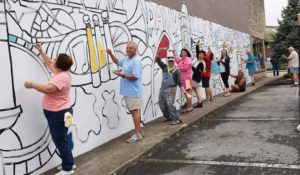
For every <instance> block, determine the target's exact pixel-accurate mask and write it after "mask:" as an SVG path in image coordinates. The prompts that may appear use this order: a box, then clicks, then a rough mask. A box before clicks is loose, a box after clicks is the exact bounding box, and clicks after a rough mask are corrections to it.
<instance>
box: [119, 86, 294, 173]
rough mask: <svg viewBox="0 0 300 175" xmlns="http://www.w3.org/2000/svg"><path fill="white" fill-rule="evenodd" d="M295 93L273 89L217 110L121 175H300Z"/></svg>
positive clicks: (256, 93) (287, 89) (268, 87)
mask: <svg viewBox="0 0 300 175" xmlns="http://www.w3.org/2000/svg"><path fill="white" fill-rule="evenodd" d="M295 93H296V88H294V87H291V86H290V85H285V84H284V82H283V81H282V84H276V85H275V84H274V85H269V86H266V87H264V88H262V89H260V90H258V91H256V92H255V93H252V94H250V95H248V96H245V97H243V98H242V99H240V100H238V101H235V102H234V103H232V104H231V105H229V106H227V107H224V108H222V109H219V110H218V111H216V112H214V113H213V114H211V115H210V116H209V117H207V118H205V119H203V120H201V121H199V122H197V123H196V124H194V125H193V126H192V127H190V128H187V129H185V130H184V131H183V132H181V133H179V134H178V135H177V136H174V137H173V138H172V139H170V140H169V141H167V142H166V143H164V144H162V145H161V146H160V147H159V148H158V149H156V150H155V151H153V152H151V153H149V155H147V156H145V157H144V158H143V159H142V160H141V161H140V162H138V163H137V164H136V165H135V166H133V167H130V168H128V169H127V170H126V171H125V172H124V173H122V174H125V175H159V174H162V175H237V174H240V175H260V174H263V175H299V174H300V158H299V154H300V133H297V132H296V131H295V128H296V126H297V123H298V117H299V99H298V98H297V97H296V95H295Z"/></svg>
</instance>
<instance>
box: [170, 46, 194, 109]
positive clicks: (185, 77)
mask: <svg viewBox="0 0 300 175" xmlns="http://www.w3.org/2000/svg"><path fill="white" fill-rule="evenodd" d="M173 54H174V55H175V51H173ZM175 62H176V63H177V65H178V68H179V70H180V73H181V78H182V82H183V87H184V89H185V91H186V92H187V94H185V98H186V109H185V111H184V114H190V113H192V112H193V110H194V108H193V107H192V98H188V96H189V95H192V60H191V54H190V52H189V51H188V50H187V49H181V51H180V58H175ZM188 94H189V95H188Z"/></svg>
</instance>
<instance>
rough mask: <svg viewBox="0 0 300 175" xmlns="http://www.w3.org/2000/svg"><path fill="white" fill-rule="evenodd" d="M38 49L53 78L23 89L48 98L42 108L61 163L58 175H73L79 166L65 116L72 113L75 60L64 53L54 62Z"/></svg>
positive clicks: (31, 84) (38, 46)
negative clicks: (74, 156)
mask: <svg viewBox="0 0 300 175" xmlns="http://www.w3.org/2000/svg"><path fill="white" fill-rule="evenodd" d="M35 47H36V48H37V50H38V51H39V53H40V54H41V56H42V58H43V60H44V62H45V64H46V65H47V66H48V68H49V69H50V71H51V72H52V74H53V75H52V77H51V79H50V80H49V81H48V83H47V84H40V83H35V82H30V81H26V82H25V84H24V86H25V87H26V88H27V89H35V90H37V91H39V92H41V93H43V94H45V95H44V98H43V104H42V106H43V109H44V114H45V116H46V119H47V121H48V126H49V130H50V134H51V137H52V140H53V142H54V144H55V146H56V148H57V149H58V151H59V154H60V158H61V159H62V164H61V166H62V167H61V171H59V172H58V173H56V174H55V175H70V174H73V173H74V170H73V169H75V167H76V166H75V164H74V159H73V155H72V151H71V148H70V147H69V145H68V141H67V133H68V128H67V127H65V115H66V114H69V113H70V114H72V113H73V110H72V107H71V101H70V97H69V94H70V89H71V73H70V68H71V66H72V64H73V60H72V58H71V57H70V56H69V55H67V54H64V53H61V54H59V55H58V56H57V57H56V58H55V59H52V60H51V59H50V58H49V57H48V56H47V54H46V53H45V52H44V50H43V49H42V47H41V45H40V44H36V45H35ZM68 112H69V113H68Z"/></svg>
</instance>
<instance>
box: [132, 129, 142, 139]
mask: <svg viewBox="0 0 300 175" xmlns="http://www.w3.org/2000/svg"><path fill="white" fill-rule="evenodd" d="M133 134H135V132H134V131H133V132H132V135H133ZM141 134H142V136H143V137H145V133H144V131H143V130H142V131H141Z"/></svg>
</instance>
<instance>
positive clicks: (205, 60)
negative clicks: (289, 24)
mask: <svg viewBox="0 0 300 175" xmlns="http://www.w3.org/2000/svg"><path fill="white" fill-rule="evenodd" d="M35 47H36V49H37V50H38V51H39V53H40V55H41V57H42V59H43V60H44V62H45V64H46V65H47V66H48V68H49V70H51V72H52V78H51V79H50V80H49V82H47V83H46V84H40V83H36V82H30V81H26V82H25V83H24V86H25V87H26V88H28V89H35V90H37V91H39V92H41V93H43V94H44V98H43V102H42V103H43V104H42V106H43V110H44V114H45V117H46V119H47V121H48V125H49V130H50V134H51V137H52V139H53V141H54V144H55V146H56V148H57V149H58V151H59V154H60V157H61V159H62V164H61V166H59V167H58V169H59V170H60V171H59V172H58V173H57V174H56V175H69V174H73V173H74V169H75V168H76V166H75V164H74V159H73V155H72V151H71V147H70V145H69V144H68V138H67V133H68V126H69V125H70V123H68V124H66V114H68V115H67V116H68V117H70V115H72V112H73V110H72V106H71V102H70V97H69V94H70V88H71V73H70V68H71V66H72V64H73V59H72V58H71V57H70V56H69V55H67V54H59V55H58V56H57V57H56V58H55V59H51V58H49V57H48V56H47V54H46V53H45V51H44V50H43V49H42V47H41V45H40V44H36V45H35ZM137 49H138V45H137V44H136V43H134V42H128V44H127V47H126V56H125V57H124V58H117V57H116V56H115V55H113V53H112V51H111V50H110V49H107V50H106V51H107V54H108V55H109V56H110V58H111V59H112V61H113V62H114V63H115V64H117V65H118V66H121V67H122V69H120V70H115V71H114V73H115V74H116V75H118V76H119V77H120V79H121V83H120V94H121V95H123V96H124V101H125V104H126V106H127V109H128V110H129V112H130V114H131V116H132V119H133V124H134V134H133V135H132V136H131V137H130V138H129V139H127V140H126V141H127V142H128V143H132V142H137V141H140V140H142V139H143V138H144V133H143V131H142V129H141V125H140V123H141V116H140V109H141V107H142V97H141V96H142V63H141V58H140V57H139V56H138V54H137ZM160 52H161V50H160V49H158V51H157V54H156V56H155V58H154V59H155V62H156V63H157V64H158V66H159V67H160V68H161V70H162V83H161V88H160V93H159V107H160V109H161V111H162V113H163V117H164V119H163V120H162V121H163V122H170V124H171V125H177V124H180V123H182V121H181V120H180V115H181V114H182V115H187V114H190V113H192V112H193V111H194V107H195V108H202V107H203V102H202V98H201V94H200V86H201V84H202V87H203V88H204V89H205V97H206V101H207V102H214V101H215V100H214V98H213V94H212V90H211V88H210V77H211V69H212V68H211V64H212V61H213V60H216V61H217V63H218V65H219V69H220V75H221V78H222V81H223V84H224V94H223V96H224V97H228V96H230V95H231V94H230V93H231V92H244V91H246V78H245V76H244V73H243V71H242V70H239V71H238V74H237V75H233V74H231V73H230V59H231V58H230V57H229V56H228V54H227V50H226V49H223V50H222V51H221V55H220V57H219V58H215V56H214V53H213V52H211V51H210V50H209V51H207V52H206V51H204V50H202V49H200V41H198V42H197V44H196V59H195V60H192V56H191V53H190V52H189V50H187V49H182V50H181V51H180V55H179V57H177V56H176V53H175V51H174V50H171V51H167V58H166V59H167V60H166V63H164V61H162V58H161V57H160ZM289 52H290V55H289V56H288V57H286V56H283V57H284V58H286V59H287V60H288V61H289V67H290V72H291V73H292V74H293V80H294V84H295V85H298V84H299V80H298V76H297V71H298V70H297V69H298V67H299V60H298V59H299V58H298V54H297V53H296V52H295V51H294V49H293V48H292V47H290V48H289ZM246 54H247V56H248V58H247V60H246V68H247V69H248V73H249V75H250V76H251V85H252V86H254V85H255V82H254V74H255V69H256V62H255V58H254V56H253V55H252V54H251V51H249V50H248V51H247V52H246ZM230 76H231V77H232V78H234V79H235V81H234V84H233V85H231V86H229V83H228V79H229V77H230ZM177 86H178V87H179V88H180V90H181V92H182V93H183V94H184V96H185V99H186V105H185V109H184V110H183V112H182V113H181V114H180V113H179V112H178V110H177V109H176V107H175V106H174V101H175V97H176V91H177ZM193 92H195V94H196V97H197V98H196V99H197V103H196V105H194V107H193V105H192V93H193Z"/></svg>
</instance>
